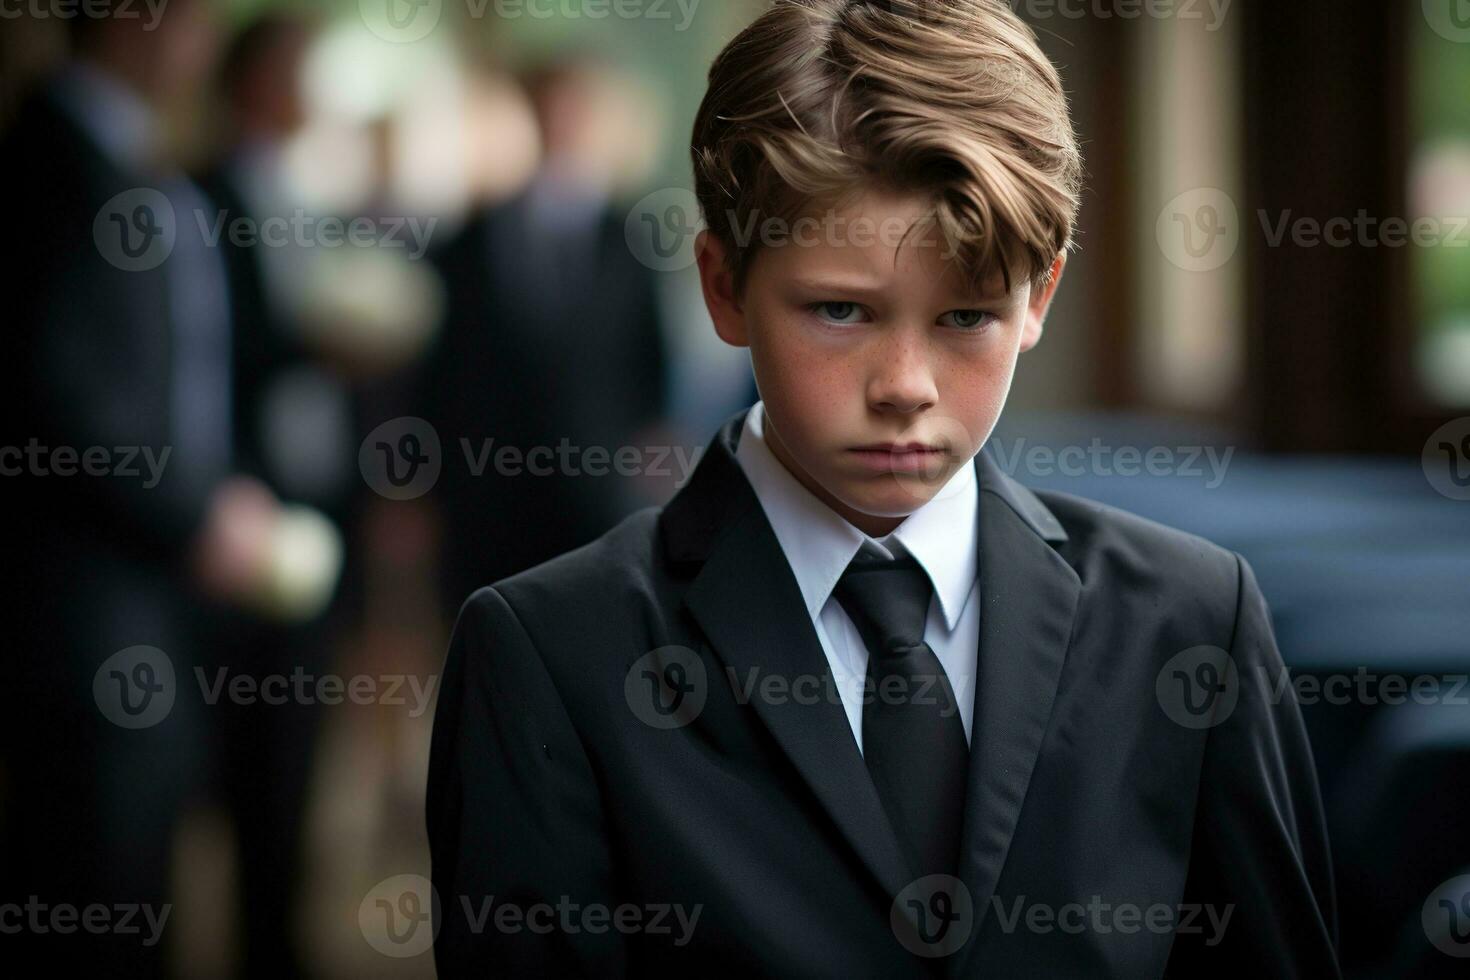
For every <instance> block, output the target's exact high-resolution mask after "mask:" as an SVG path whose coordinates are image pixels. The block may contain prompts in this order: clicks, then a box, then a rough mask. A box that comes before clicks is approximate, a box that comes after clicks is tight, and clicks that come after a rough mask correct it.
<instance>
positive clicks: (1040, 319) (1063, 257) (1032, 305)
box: [1021, 252, 1067, 351]
mask: <svg viewBox="0 0 1470 980" xmlns="http://www.w3.org/2000/svg"><path fill="white" fill-rule="evenodd" d="M1066 266H1067V253H1066V252H1060V253H1058V255H1057V257H1056V260H1055V261H1054V262H1052V264H1051V279H1050V281H1049V282H1047V284H1046V285H1045V286H1040V287H1038V286H1032V287H1031V298H1030V300H1028V301H1027V303H1026V326H1025V327H1024V328H1023V329H1022V331H1021V350H1023V351H1028V350H1030V349H1031V348H1033V347H1035V346H1036V344H1037V342H1038V341H1040V340H1041V331H1042V325H1043V324H1044V323H1045V321H1046V311H1047V309H1048V308H1049V307H1050V306H1051V298H1052V296H1054V295H1055V294H1056V291H1057V284H1058V283H1060V282H1061V281H1062V270H1063V269H1064V268H1066Z"/></svg>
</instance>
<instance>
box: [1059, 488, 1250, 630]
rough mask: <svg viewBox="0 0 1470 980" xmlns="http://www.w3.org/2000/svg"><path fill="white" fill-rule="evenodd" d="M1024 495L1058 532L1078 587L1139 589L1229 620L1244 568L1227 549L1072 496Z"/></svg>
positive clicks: (1165, 599) (1108, 506)
mask: <svg viewBox="0 0 1470 980" xmlns="http://www.w3.org/2000/svg"><path fill="white" fill-rule="evenodd" d="M1032 492H1033V493H1035V494H1036V496H1037V498H1038V499H1039V500H1041V501H1042V502H1043V503H1044V504H1045V505H1046V507H1047V508H1048V509H1049V510H1050V511H1051V512H1052V513H1053V514H1054V515H1055V516H1056V518H1057V520H1058V521H1059V522H1060V523H1061V525H1062V527H1063V528H1064V529H1065V530H1066V532H1067V541H1066V542H1064V543H1063V545H1062V549H1063V554H1064V556H1065V557H1066V558H1067V561H1068V563H1069V564H1070V565H1072V567H1073V568H1074V569H1075V570H1076V572H1077V574H1078V576H1079V577H1080V578H1081V579H1082V581H1083V583H1084V584H1088V583H1092V584H1103V583H1106V584H1107V585H1109V586H1111V587H1114V588H1118V589H1127V590H1137V591H1147V592H1149V593H1151V594H1152V595H1153V596H1155V597H1157V598H1158V599H1159V600H1160V601H1173V602H1187V603H1189V604H1190V605H1202V606H1206V607H1208V608H1210V609H1211V610H1213V611H1215V612H1216V613H1217V614H1219V615H1222V616H1226V617H1228V619H1229V620H1233V618H1234V616H1235V612H1236V605H1237V600H1238V598H1239V595H1238V593H1239V589H1240V584H1241V578H1242V574H1243V568H1244V566H1245V560H1244V559H1243V558H1241V557H1240V556H1239V555H1238V554H1236V553H1235V552H1234V551H1231V550H1230V549H1228V548H1224V547H1221V546H1220V545H1218V544H1215V543H1214V542H1213V541H1209V540H1207V539H1205V538H1202V537H1200V536H1199V535H1197V534H1191V533H1189V532H1188V531H1181V530H1179V529H1178V528H1174V527H1169V526H1167V525H1164V524H1160V523H1158V522H1157V521H1152V520H1149V519H1148V518H1145V517H1140V516H1139V515H1137V514H1134V513H1130V512H1129V511H1126V510H1122V509H1120V508H1117V507H1113V506H1110V505H1108V504H1103V503H1099V502H1098V501H1095V500H1089V499H1087V498H1085V497H1079V496H1076V495H1075V494H1070V493H1063V492H1061V491H1055V490H1036V491H1032Z"/></svg>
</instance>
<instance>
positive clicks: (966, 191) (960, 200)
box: [691, 0, 1082, 291]
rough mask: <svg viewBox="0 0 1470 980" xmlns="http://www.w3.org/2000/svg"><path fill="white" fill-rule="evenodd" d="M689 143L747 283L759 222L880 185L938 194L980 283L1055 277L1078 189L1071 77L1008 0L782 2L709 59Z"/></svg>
mask: <svg viewBox="0 0 1470 980" xmlns="http://www.w3.org/2000/svg"><path fill="white" fill-rule="evenodd" d="M691 152H692V155H693V158H694V179H695V194H696V196H697V197H698V198H699V203H700V208H701V210H702V211H703V213H704V218H705V221H706V223H707V224H708V226H709V228H710V232H711V234H713V235H714V236H715V237H716V238H718V239H719V240H720V241H721V242H722V243H724V245H725V246H726V249H727V254H728V255H729V256H730V261H731V263H732V271H733V273H734V276H735V283H736V288H737V289H742V288H743V286H744V280H745V272H746V270H747V268H748V265H749V261H750V259H751V257H752V255H753V253H754V251H755V248H756V247H758V243H754V244H753V243H752V242H751V241H750V240H749V239H748V236H747V237H746V238H744V239H742V236H740V235H739V234H737V231H738V229H740V228H742V227H751V226H752V218H753V217H754V219H755V220H766V219H769V218H772V217H776V218H781V219H783V220H788V221H789V220H791V219H792V218H793V217H795V216H796V215H798V214H800V213H802V212H803V211H804V210H806V209H808V208H810V207H812V206H813V205H814V204H818V203H825V204H827V205H828V206H838V205H840V203H841V202H843V201H847V200H850V199H851V198H852V197H853V196H854V195H856V194H857V193H860V192H861V191H863V190H865V189H868V188H882V189H891V190H896V191H901V192H919V193H923V194H926V195H928V196H929V197H930V199H931V201H932V211H931V212H930V214H929V217H928V218H927V219H925V223H926V224H929V223H932V225H933V226H934V227H937V228H938V229H939V231H940V233H941V235H942V236H943V238H944V240H946V241H947V242H948V244H949V246H950V249H951V253H952V255H953V256H954V257H956V258H957V259H958V260H959V261H960V263H961V266H962V268H963V270H964V272H965V273H966V275H967V276H968V278H969V281H970V283H971V284H972V285H975V286H979V285H980V284H982V283H983V282H984V281H985V279H986V277H987V276H988V275H989V274H990V273H991V271H992V270H994V269H996V268H999V270H1000V272H1001V275H1002V277H1003V278H1004V281H1005V285H1006V289H1007V291H1009V290H1010V289H1011V284H1012V280H1013V277H1015V276H1016V274H1017V273H1019V276H1020V277H1021V278H1024V279H1027V280H1029V281H1031V282H1033V283H1044V282H1046V281H1047V280H1048V278H1049V274H1050V269H1051V265H1052V262H1053V260H1054V259H1055V258H1056V257H1057V255H1058V254H1059V253H1061V252H1063V251H1065V250H1067V249H1068V248H1070V247H1071V245H1072V235H1073V226H1074V223H1075V221H1076V215H1077V208H1078V203H1079V198H1080V195H1081V180H1082V160H1081V154H1080V152H1079V150H1078V148H1077V139H1076V136H1075V134H1074V133H1073V130H1072V124H1071V120H1070V117H1069V115H1068V110H1067V99H1066V95H1065V93H1064V92H1063V91H1062V85H1061V79H1060V77H1059V76H1058V74H1057V71H1056V69H1055V68H1054V67H1053V66H1052V64H1051V62H1050V61H1048V60H1047V58H1046V56H1045V55H1044V54H1043V53H1042V52H1041V49H1040V48H1039V47H1038V45H1037V43H1036V37H1035V34H1034V33H1033V32H1032V30H1031V28H1030V27H1028V26H1027V25H1026V24H1025V23H1024V22H1023V21H1022V20H1021V19H1020V18H1019V17H1017V16H1016V14H1015V13H1014V12H1013V11H1011V9H1010V8H1009V7H1007V6H1006V4H1005V3H1004V2H1003V0H775V2H774V4H773V5H772V6H771V8H770V9H769V10H767V11H766V12H765V13H763V14H762V15H761V16H760V17H759V18H757V19H756V20H755V22H754V23H752V24H751V25H750V26H749V27H747V28H746V29H745V30H744V31H742V32H741V33H740V34H739V35H738V36H737V37H736V38H735V39H734V40H733V41H731V42H730V43H729V44H728V45H727V46H726V47H725V49H724V50H723V51H722V52H720V54H719V56H718V57H717V58H716V59H715V62H714V64H713V66H711V68H710V75H709V90H708V91H707V92H706V93H705V97H704V101H703V103H702V105H701V106H700V109H699V114H698V117H697V118H696V120H695V124H694V138H693V142H692V146H691Z"/></svg>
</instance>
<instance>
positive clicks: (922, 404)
mask: <svg viewBox="0 0 1470 980" xmlns="http://www.w3.org/2000/svg"><path fill="white" fill-rule="evenodd" d="M874 353H875V359H874V362H873V365H872V371H871V374H870V378H871V381H870V383H869V389H868V401H869V403H870V404H872V405H873V407H874V408H880V409H886V410H889V411H899V412H914V411H918V410H919V409H922V408H929V407H932V406H933V405H934V402H935V400H936V399H937V398H938V396H939V391H938V388H937V387H936V386H935V383H934V371H933V367H932V365H931V361H930V357H929V351H928V349H927V348H926V347H925V346H924V344H923V342H922V341H920V340H918V339H916V338H914V337H913V336H911V335H910V336H904V331H895V337H894V338H893V340H892V342H891V343H887V344H882V345H880V346H879V349H878V350H876V351H875V352H874Z"/></svg>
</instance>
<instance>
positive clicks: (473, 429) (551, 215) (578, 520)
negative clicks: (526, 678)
mask: <svg viewBox="0 0 1470 980" xmlns="http://www.w3.org/2000/svg"><path fill="white" fill-rule="evenodd" d="M548 197H550V195H549V194H542V193H541V192H540V191H538V190H537V189H534V188H533V190H532V191H531V192H528V193H526V194H524V195H522V196H520V197H518V198H516V199H515V200H513V201H511V202H509V203H506V204H503V205H500V206H497V207H494V208H491V209H488V210H485V211H483V212H481V213H479V214H477V215H476V216H475V217H474V218H473V219H472V220H471V221H470V222H469V223H468V224H467V225H466V226H465V227H464V228H463V229H462V230H461V231H460V232H459V234H458V235H457V236H456V237H455V238H454V239H453V240H452V241H450V242H448V243H447V244H446V245H445V247H444V248H442V249H441V250H440V251H439V252H438V253H437V255H436V262H437V264H438V266H439V268H440V269H441V271H442V273H443V275H444V278H445V281H446V283H447V285H448V290H449V297H448V310H447V316H446V321H445V332H444V336H443V337H442V340H441V343H440V345H439V347H438V349H437V351H436V352H435V355H434V357H433V359H432V364H431V366H430V368H429V371H428V374H427V379H428V386H427V387H428V390H427V393H426V395H425V403H426V404H427V405H428V406H429V412H430V413H431V421H433V422H434V424H435V425H436V426H437V428H438V431H439V438H440V441H441V443H442V446H443V452H444V460H445V462H444V470H443V475H442V476H441V477H440V483H439V487H438V489H437V491H436V498H437V499H439V500H440V501H442V503H443V507H444V515H445V519H446V533H445V542H446V547H447V549H448V560H447V562H446V566H447V567H446V581H445V582H444V583H443V590H442V591H443V597H444V600H445V602H446V603H448V604H449V605H450V607H451V608H452V609H457V608H458V607H459V604H460V602H461V601H462V600H463V599H464V597H465V596H467V595H469V593H470V592H471V591H473V590H474V589H475V588H477V587H479V586H481V585H485V584H487V583H489V582H492V581H495V580H496V579H498V578H501V577H503V576H505V575H508V574H511V573H512V572H515V571H518V570H520V569H523V568H527V567H530V566H531V565H534V564H537V563H539V562H541V561H544V560H545V559H547V558H550V557H552V556H554V555H557V554H560V553H561V552H563V551H566V550H567V549H569V548H573V547H576V546H577V545H580V544H585V543H586V542H588V541H591V540H592V539H593V538H595V537H597V536H598V535H599V534H601V533H602V532H603V531H605V530H607V529H608V528H609V527H611V526H612V525H613V524H615V523H616V522H617V521H618V520H619V519H620V518H621V517H623V516H625V515H626V514H627V513H629V512H630V511H631V510H633V509H636V507H637V506H639V505H640V504H641V503H642V502H641V501H638V500H637V499H636V498H635V496H634V495H633V493H632V489H633V480H634V479H635V478H630V477H625V476H619V475H617V473H616V470H615V469H614V468H613V466H612V465H611V463H610V462H607V461H606V460H604V461H603V462H604V463H605V464H606V465H605V469H606V470H607V475H603V476H591V475H586V474H581V475H573V472H574V470H573V468H580V467H582V465H583V464H584V463H585V462H586V461H585V459H583V457H582V455H581V453H582V452H585V450H587V448H588V447H592V446H598V447H603V448H605V449H606V450H607V452H608V454H609V457H615V454H616V452H617V449H618V448H619V447H620V446H624V445H635V444H636V443H635V442H634V440H636V439H638V437H639V432H640V429H642V428H643V427H645V426H650V425H652V424H654V423H656V422H657V421H658V420H659V419H660V418H661V417H662V414H663V412H664V380H665V355H664V345H663V341H662V334H661V329H660V325H659V314H658V305H657V299H656V295H655V278H654V273H653V272H652V271H651V270H649V269H648V268H646V267H645V266H643V265H641V264H640V263H639V262H638V261H637V260H636V259H635V257H634V256H633V254H632V253H631V251H630V250H629V248H628V246H627V243H626V240H625V236H624V231H623V218H622V216H621V215H620V214H618V213H616V212H615V211H614V210H613V209H612V208H610V207H608V206H607V205H606V204H605V203H603V202H600V201H595V202H586V201H583V202H577V203H568V202H563V203H561V204H556V203H547V198H548ZM492 438H493V439H494V442H493V443H487V442H486V440H488V439H492ZM461 440H467V442H468V445H469V448H470V456H471V459H473V460H474V461H475V465H479V463H480V462H481V461H483V462H484V463H485V468H484V471H483V474H482V475H481V476H478V477H477V476H475V475H474V474H473V472H472V468H471V465H470V460H467V459H466V454H465V443H464V442H462V441H461ZM563 440H566V442H567V443H569V444H570V446H571V447H574V449H576V450H577V451H578V452H577V454H575V455H570V450H569V456H568V458H569V459H570V465H569V466H563V465H562V464H561V463H560V462H559V459H558V457H557V455H555V454H556V453H557V451H558V447H559V446H560V445H561V444H562V441H563ZM487 445H488V446H489V452H488V453H486V452H485V450H486V446H487ZM504 445H510V446H516V447H518V448H519V449H520V450H521V453H522V458H524V454H525V453H527V452H529V451H530V450H531V449H533V448H535V447H538V446H544V447H550V450H551V451H552V453H553V456H552V457H551V458H550V460H549V462H550V464H551V465H552V466H553V467H554V468H555V474H554V475H544V476H537V475H533V474H531V473H530V472H528V470H527V468H526V467H525V465H524V463H523V464H522V472H521V473H520V475H516V476H510V475H501V474H499V473H497V470H496V462H495V455H494V454H495V452H496V451H497V450H498V449H499V448H500V447H501V446H504ZM640 459H642V460H644V462H645V463H647V462H651V457H648V456H646V455H642V454H640ZM534 462H535V463H536V464H538V466H539V465H540V464H543V463H546V462H548V460H547V459H546V458H545V452H544V451H543V453H542V454H541V456H540V457H537V458H536V459H535V460H534ZM665 465H668V464H667V462H666V464H665Z"/></svg>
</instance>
